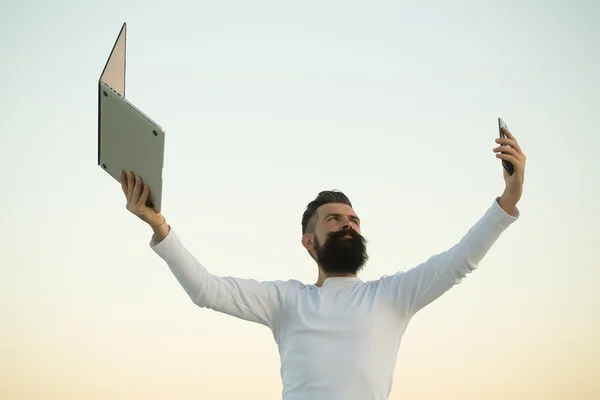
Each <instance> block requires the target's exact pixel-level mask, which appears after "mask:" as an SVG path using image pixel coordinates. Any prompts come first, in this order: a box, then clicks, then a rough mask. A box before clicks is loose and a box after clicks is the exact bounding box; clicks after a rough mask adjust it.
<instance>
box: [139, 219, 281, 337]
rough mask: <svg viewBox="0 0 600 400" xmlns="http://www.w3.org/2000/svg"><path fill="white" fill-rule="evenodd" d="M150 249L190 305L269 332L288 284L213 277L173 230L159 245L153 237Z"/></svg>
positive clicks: (273, 325)
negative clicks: (240, 320) (174, 279)
mask: <svg viewBox="0 0 600 400" xmlns="http://www.w3.org/2000/svg"><path fill="white" fill-rule="evenodd" d="M155 235H156V234H155ZM150 245H151V247H152V249H153V250H154V251H155V252H156V253H157V254H158V255H159V256H160V257H161V258H162V259H163V260H164V261H165V262H166V263H167V265H168V266H169V268H170V269H171V272H172V273H173V275H174V276H175V278H177V280H178V281H179V284H180V285H181V286H182V287H183V289H184V290H185V292H186V293H187V294H188V296H189V297H190V299H192V301H193V302H194V304H196V305H198V306H200V307H204V308H209V309H212V310H215V311H219V312H222V313H225V314H228V315H232V316H234V317H237V318H241V319H244V320H246V321H252V322H257V323H260V324H263V325H265V326H267V327H269V328H271V329H273V328H274V327H275V325H276V323H277V320H278V317H279V314H280V312H281V309H282V308H283V302H284V299H285V292H286V290H287V287H288V284H289V283H288V282H282V281H274V282H259V281H256V280H253V279H242V278H234V277H220V276H216V275H213V274H211V273H209V272H208V271H207V270H206V268H204V266H202V265H201V264H200V262H198V260H197V259H196V258H195V257H194V256H193V255H192V254H191V253H190V252H189V251H188V250H187V249H186V248H185V246H184V245H183V244H182V242H181V241H180V239H179V237H177V235H176V234H175V232H174V231H173V229H170V230H169V232H168V234H167V235H166V237H165V238H164V239H163V240H162V241H160V242H157V237H156V236H154V237H153V239H152V241H151V242H150Z"/></svg>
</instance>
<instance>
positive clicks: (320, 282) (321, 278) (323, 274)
mask: <svg viewBox="0 0 600 400" xmlns="http://www.w3.org/2000/svg"><path fill="white" fill-rule="evenodd" d="M339 276H344V277H356V274H344V273H342V274H328V273H327V272H325V271H323V270H322V269H321V268H320V267H319V277H318V278H317V282H316V283H315V286H318V287H321V286H323V283H325V279H327V278H332V277H339Z"/></svg>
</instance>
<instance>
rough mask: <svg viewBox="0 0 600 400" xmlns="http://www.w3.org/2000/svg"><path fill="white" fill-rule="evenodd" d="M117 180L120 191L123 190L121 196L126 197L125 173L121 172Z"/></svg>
mask: <svg viewBox="0 0 600 400" xmlns="http://www.w3.org/2000/svg"><path fill="white" fill-rule="evenodd" d="M119 180H120V181H121V189H123V194H124V195H125V197H127V175H125V171H123V170H121V173H120V175H119Z"/></svg>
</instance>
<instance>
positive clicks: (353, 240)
mask: <svg viewBox="0 0 600 400" xmlns="http://www.w3.org/2000/svg"><path fill="white" fill-rule="evenodd" d="M315 254H316V256H317V263H318V264H319V265H320V266H321V269H322V270H323V271H324V272H326V273H328V274H332V275H333V274H352V275H356V274H357V273H358V272H359V271H360V270H362V268H363V266H364V265H365V263H366V262H367V260H368V259H369V256H368V255H367V246H366V240H365V238H364V237H363V236H361V235H360V234H359V233H358V232H356V231H355V230H353V229H342V230H340V231H337V232H332V233H330V234H329V236H328V237H327V239H326V240H325V243H324V244H323V245H321V244H320V243H319V241H318V240H317V239H316V237H315Z"/></svg>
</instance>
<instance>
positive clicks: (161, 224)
mask: <svg viewBox="0 0 600 400" xmlns="http://www.w3.org/2000/svg"><path fill="white" fill-rule="evenodd" d="M165 222H167V220H166V219H165V217H163V222H161V223H160V224H158V225H150V227H151V228H158V227H159V226H163V225H164V224H165Z"/></svg>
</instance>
